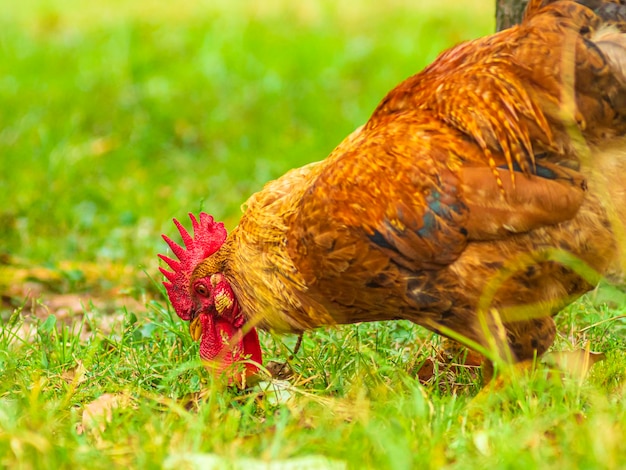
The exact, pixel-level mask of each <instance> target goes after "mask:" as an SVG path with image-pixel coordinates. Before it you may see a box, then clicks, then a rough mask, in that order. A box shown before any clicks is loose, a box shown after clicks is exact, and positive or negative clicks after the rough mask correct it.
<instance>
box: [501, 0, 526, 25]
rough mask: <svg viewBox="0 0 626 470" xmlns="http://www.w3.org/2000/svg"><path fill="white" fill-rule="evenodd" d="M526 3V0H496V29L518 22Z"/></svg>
mask: <svg viewBox="0 0 626 470" xmlns="http://www.w3.org/2000/svg"><path fill="white" fill-rule="evenodd" d="M527 3H528V0H496V30H497V31H501V30H503V29H506V28H510V27H511V26H513V25H514V24H517V23H519V22H520V21H521V20H522V13H524V8H526V4H527Z"/></svg>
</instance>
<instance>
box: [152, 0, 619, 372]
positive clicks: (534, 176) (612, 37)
mask: <svg viewBox="0 0 626 470" xmlns="http://www.w3.org/2000/svg"><path fill="white" fill-rule="evenodd" d="M625 18H626V6H621V5H619V4H616V3H613V2H608V1H600V0H597V1H591V0H590V1H580V2H574V1H549V0H543V1H539V0H531V2H530V4H529V6H528V8H527V10H526V13H525V17H524V19H523V21H522V23H521V24H520V25H518V26H514V27H512V28H510V29H508V30H505V31H502V32H499V33H496V34H492V35H490V36H486V37H483V38H480V39H476V40H473V41H469V42H465V43H462V44H460V45H457V46H456V47H453V48H451V49H449V50H448V51H446V52H444V53H442V54H441V55H440V56H439V57H438V58H437V59H436V60H435V61H434V62H433V63H432V64H431V65H429V66H428V67H426V68H425V69H424V70H423V71H422V72H420V73H418V74H417V75H415V76H412V77H410V78H408V79H407V80H405V81H404V82H402V83H400V84H399V85H398V86H397V87H396V88H394V89H393V90H392V91H391V92H389V93H388V94H387V96H386V97H385V98H384V99H383V100H382V102H381V103H380V104H379V105H378V107H377V108H376V109H375V111H374V113H373V115H372V116H371V118H370V119H369V121H368V122H367V123H366V124H365V125H364V126H362V127H361V128H359V129H357V130H356V131H355V132H353V133H352V134H351V135H350V136H348V137H347V138H346V139H345V140H344V141H343V142H342V143H341V144H339V146H338V147H337V148H336V149H335V150H334V151H333V152H332V153H331V154H330V156H329V157H328V158H326V159H325V160H323V161H320V162H316V163H311V164H309V165H307V166H304V167H302V168H298V169H294V170H291V171H289V172H288V173H286V174H285V175H284V176H282V177H281V178H279V179H277V180H275V181H272V182H270V183H268V184H267V185H266V186H265V187H264V188H263V189H262V190H261V191H260V192H258V193H256V194H254V195H252V196H251V197H250V199H249V200H248V201H247V203H246V205H245V209H244V214H243V216H242V218H241V221H240V223H239V225H238V226H237V227H236V228H235V229H234V230H233V231H232V232H231V233H230V234H227V232H226V229H225V228H224V225H223V224H222V223H218V222H216V221H215V220H214V219H213V218H212V217H211V216H209V215H208V214H205V213H201V214H200V216H199V218H196V217H195V216H194V215H192V214H190V217H191V222H192V228H193V235H192V234H190V233H189V232H187V230H185V228H184V227H183V226H182V224H181V223H180V222H178V221H177V220H174V223H175V224H176V226H177V227H178V230H179V232H180V234H181V236H182V240H183V243H184V246H181V245H179V244H177V243H176V242H174V241H173V240H172V239H170V238H169V237H167V236H165V235H164V239H165V241H166V242H167V244H168V245H169V247H170V248H171V250H172V252H173V253H174V255H175V256H176V257H177V258H178V260H176V259H173V258H171V257H168V256H165V255H159V256H160V258H161V259H162V260H163V261H164V262H165V263H166V264H167V265H168V266H169V268H170V269H171V270H168V269H166V268H163V267H162V268H161V272H162V273H163V275H164V276H165V278H166V281H165V282H164V285H165V287H166V290H167V294H168V296H169V299H170V301H171V303H172V305H173V307H174V309H175V311H176V313H177V314H178V315H179V316H180V318H182V319H183V320H185V321H189V322H190V330H191V334H192V336H193V338H194V339H196V340H197V339H199V340H200V355H201V357H202V358H203V359H204V360H206V361H208V362H209V363H211V364H213V366H214V367H215V368H216V369H217V370H218V371H219V372H224V371H226V370H227V369H228V370H232V372H231V374H232V375H231V377H238V378H239V379H241V378H242V376H247V375H250V374H254V373H256V372H258V368H259V365H260V364H262V352H261V347H260V344H259V339H258V335H257V329H258V328H262V329H270V330H273V331H276V332H296V333H297V332H302V331H304V330H308V329H312V328H315V327H318V326H321V325H336V324H347V323H355V322H365V321H379V320H397V319H406V320H411V321H413V322H415V323H416V324H418V325H421V326H423V327H426V328H428V329H430V330H432V331H434V332H437V333H440V334H443V335H445V336H447V337H450V338H454V339H456V340H459V341H461V342H462V343H464V344H466V345H468V346H470V347H472V348H474V349H479V350H481V351H485V350H487V351H492V352H493V355H492V357H494V358H495V357H500V358H502V359H506V360H510V361H513V362H518V361H526V360H529V359H532V358H534V357H536V356H537V355H541V354H543V353H544V352H545V351H546V350H547V349H548V348H549V347H550V346H551V344H552V342H553V340H554V337H555V332H556V328H555V324H554V321H553V318H552V316H553V315H554V314H555V313H557V312H558V311H559V310H560V309H562V308H563V307H564V306H566V305H567V304H569V303H571V302H572V301H573V300H574V299H576V298H577V297H579V296H580V295H582V294H583V293H585V292H586V291H588V290H589V289H591V288H592V287H593V286H594V284H595V283H596V282H597V280H598V278H599V276H600V275H610V274H614V273H618V272H620V271H621V266H620V265H619V243H618V242H619V240H618V238H619V237H618V235H616V234H617V233H619V230H620V227H621V225H620V224H621V222H622V221H625V220H626V191H624V190H622V189H621V186H623V185H622V184H621V181H619V179H618V178H619V177H620V175H621V174H623V173H624V169H626V155H625V154H624V149H626V139H624V138H623V137H622V136H623V135H624V134H625V133H626V87H625V84H626V75H625V72H626V36H625V35H624V34H622V33H621V32H620V29H619V28H620V27H622V26H624V23H623V20H624V19H625ZM608 202H610V203H611V205H610V206H609V204H608ZM236 363H242V364H243V366H239V371H238V372H237V371H235V370H234V369H233V365H234V364H236Z"/></svg>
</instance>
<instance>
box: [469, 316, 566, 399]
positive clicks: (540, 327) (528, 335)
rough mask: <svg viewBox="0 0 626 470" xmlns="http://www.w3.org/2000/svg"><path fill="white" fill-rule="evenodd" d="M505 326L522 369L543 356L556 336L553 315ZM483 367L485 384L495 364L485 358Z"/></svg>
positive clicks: (508, 339) (512, 350) (509, 341)
mask: <svg viewBox="0 0 626 470" xmlns="http://www.w3.org/2000/svg"><path fill="white" fill-rule="evenodd" d="M504 328H505V329H506V333H507V342H508V345H509V347H510V348H511V352H512V356H513V360H514V361H515V363H516V368H518V369H521V370H526V369H528V368H529V366H530V365H532V364H533V363H534V360H535V359H536V358H538V357H540V356H542V355H543V354H544V353H545V352H546V351H547V350H548V349H549V348H550V346H552V343H553V342H554V338H555V337H556V325H555V324H554V320H553V319H552V317H543V318H533V319H532V320H523V321H517V322H512V323H506V324H505V325H504ZM481 368H482V373H483V385H486V384H488V383H489V382H490V381H491V379H492V378H493V373H494V366H493V363H492V362H491V361H489V360H488V359H484V360H483V363H482V367H481ZM495 386H496V388H497V385H495Z"/></svg>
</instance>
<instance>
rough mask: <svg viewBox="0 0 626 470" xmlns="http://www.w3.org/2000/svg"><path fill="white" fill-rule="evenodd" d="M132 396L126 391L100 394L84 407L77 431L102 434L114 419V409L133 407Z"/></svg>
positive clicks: (79, 432)
mask: <svg viewBox="0 0 626 470" xmlns="http://www.w3.org/2000/svg"><path fill="white" fill-rule="evenodd" d="M132 406H133V404H132V400H131V398H130V397H129V396H128V395H126V394H124V393H105V394H104V395H100V396H99V397H98V398H96V399H95V400H94V401H92V402H91V403H89V404H87V405H85V407H84V408H83V417H82V422H81V424H79V425H78V427H77V429H76V431H77V432H78V434H83V433H85V432H91V433H92V434H94V435H100V434H101V433H103V432H104V431H105V430H106V426H107V424H109V423H110V422H111V421H112V419H113V411H114V410H116V409H119V408H129V407H132Z"/></svg>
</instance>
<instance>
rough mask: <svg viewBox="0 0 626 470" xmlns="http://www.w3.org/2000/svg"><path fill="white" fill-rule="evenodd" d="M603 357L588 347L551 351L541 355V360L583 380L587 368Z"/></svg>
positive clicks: (587, 370) (603, 356) (603, 355)
mask: <svg viewBox="0 0 626 470" xmlns="http://www.w3.org/2000/svg"><path fill="white" fill-rule="evenodd" d="M604 359H606V355H605V354H604V353H601V352H594V351H590V350H588V349H576V350H574V351H552V352H549V353H547V354H545V355H544V356H543V362H545V363H546V364H548V365H551V366H552V367H556V368H557V369H560V370H562V371H563V372H565V373H567V374H568V375H570V376H572V377H574V378H577V379H579V380H583V379H584V378H585V377H586V376H587V374H588V373H589V369H591V367H592V366H593V365H594V364H595V363H596V362H599V361H603V360H604Z"/></svg>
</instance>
